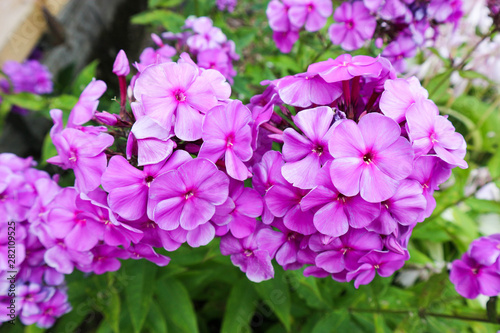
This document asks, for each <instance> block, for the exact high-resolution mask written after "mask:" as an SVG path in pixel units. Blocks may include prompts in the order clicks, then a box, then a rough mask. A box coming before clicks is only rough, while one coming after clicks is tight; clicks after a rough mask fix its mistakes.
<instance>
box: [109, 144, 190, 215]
mask: <svg viewBox="0 0 500 333" xmlns="http://www.w3.org/2000/svg"><path fill="white" fill-rule="evenodd" d="M189 160H191V156H189V154H188V153H187V152H185V151H183V150H178V151H176V152H175V153H174V154H172V156H170V158H169V159H168V160H164V161H163V162H160V163H158V164H152V165H146V166H145V167H144V169H143V170H139V169H136V168H134V167H133V166H132V165H130V164H129V162H128V161H127V160H126V159H125V158H123V157H121V156H113V157H112V158H111V159H110V160H109V165H108V168H107V169H106V171H105V172H104V174H103V176H102V187H103V188H104V189H105V190H106V191H107V192H109V197H108V203H109V206H110V208H111V209H112V210H113V212H115V213H116V214H118V215H120V216H121V217H123V218H124V219H127V220H137V219H139V218H141V217H142V216H144V214H146V208H147V203H148V193H149V187H150V185H151V182H152V181H153V180H154V179H155V178H156V177H158V176H159V175H161V174H163V173H165V172H167V171H170V170H174V169H176V168H177V167H179V166H180V165H182V164H183V163H185V162H187V161H189Z"/></svg>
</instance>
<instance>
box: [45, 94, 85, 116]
mask: <svg viewBox="0 0 500 333" xmlns="http://www.w3.org/2000/svg"><path fill="white" fill-rule="evenodd" d="M77 102H78V97H77V96H73V95H60V96H57V97H54V98H52V99H51V101H50V104H49V107H48V109H49V110H50V109H60V110H63V111H67V112H69V111H71V109H73V107H74V106H75V104H76V103H77Z"/></svg>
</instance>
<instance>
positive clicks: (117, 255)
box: [78, 245, 131, 274]
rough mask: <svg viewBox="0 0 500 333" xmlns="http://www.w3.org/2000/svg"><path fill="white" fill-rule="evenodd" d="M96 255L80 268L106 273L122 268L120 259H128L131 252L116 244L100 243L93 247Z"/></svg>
mask: <svg viewBox="0 0 500 333" xmlns="http://www.w3.org/2000/svg"><path fill="white" fill-rule="evenodd" d="M92 254H93V255H94V258H93V261H92V263H90V264H89V265H85V266H79V267H78V268H79V269H80V270H81V271H83V272H93V273H94V274H104V273H106V272H115V271H117V270H118V269H120V266H121V263H120V261H119V260H118V259H128V258H130V256H131V253H130V252H128V251H127V250H125V249H122V248H118V247H116V246H109V245H98V246H96V247H94V248H93V249H92Z"/></svg>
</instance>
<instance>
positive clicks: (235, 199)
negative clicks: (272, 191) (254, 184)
mask: <svg viewBox="0 0 500 333" xmlns="http://www.w3.org/2000/svg"><path fill="white" fill-rule="evenodd" d="M262 209H263V201H262V197H261V196H260V195H259V193H258V192H257V191H256V190H254V189H253V188H250V187H244V183H243V182H238V181H235V180H232V181H231V182H230V184H229V197H228V198H227V200H226V202H225V203H224V204H222V205H220V206H217V207H216V209H215V214H214V216H213V217H212V221H213V222H214V223H215V224H217V225H219V226H222V225H227V227H228V230H230V231H231V234H232V235H233V236H234V237H236V238H244V237H247V236H248V235H250V234H251V233H253V232H254V231H255V228H256V226H257V220H256V218H257V217H259V216H260V215H261V214H262Z"/></svg>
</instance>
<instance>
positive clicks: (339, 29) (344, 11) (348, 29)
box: [328, 1, 377, 51]
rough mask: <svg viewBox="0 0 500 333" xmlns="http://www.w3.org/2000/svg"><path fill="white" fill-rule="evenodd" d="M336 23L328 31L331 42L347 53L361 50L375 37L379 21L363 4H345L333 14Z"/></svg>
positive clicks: (359, 2)
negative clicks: (367, 41) (366, 42)
mask: <svg viewBox="0 0 500 333" xmlns="http://www.w3.org/2000/svg"><path fill="white" fill-rule="evenodd" d="M333 18H334V19H335V22H338V23H334V24H332V25H331V26H330V28H329V29H328V34H329V35H330V40H331V41H332V43H333V44H335V45H340V46H341V47H342V48H343V49H344V50H346V51H353V50H356V49H359V48H360V47H361V46H363V44H364V43H365V41H366V40H369V39H371V38H372V37H373V33H374V32H375V28H376V26H377V21H376V20H375V18H374V17H373V16H372V15H371V14H370V11H369V10H368V9H367V8H366V7H365V6H364V5H363V2H361V1H356V2H354V3H350V2H344V3H342V5H340V6H339V7H338V8H337V9H336V10H335V13H334V14H333Z"/></svg>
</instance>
